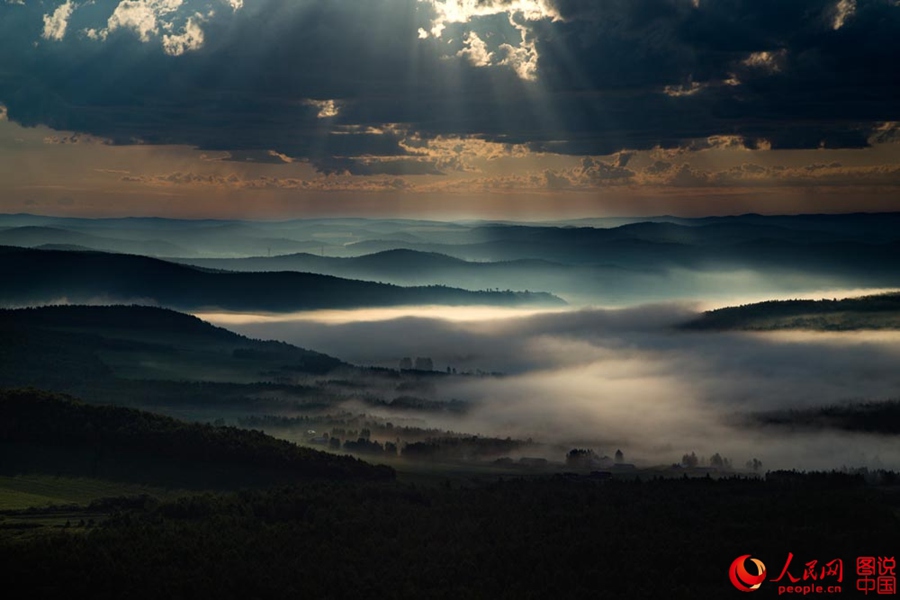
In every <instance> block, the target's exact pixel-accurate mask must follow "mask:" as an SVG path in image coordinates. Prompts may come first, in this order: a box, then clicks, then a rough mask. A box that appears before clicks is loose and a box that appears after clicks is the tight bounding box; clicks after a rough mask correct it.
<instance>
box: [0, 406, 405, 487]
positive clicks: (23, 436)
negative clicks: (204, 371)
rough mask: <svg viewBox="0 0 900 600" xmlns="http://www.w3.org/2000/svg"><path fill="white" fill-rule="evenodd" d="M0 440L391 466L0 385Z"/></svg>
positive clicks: (358, 469) (290, 463) (267, 465)
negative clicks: (2, 387)
mask: <svg viewBox="0 0 900 600" xmlns="http://www.w3.org/2000/svg"><path fill="white" fill-rule="evenodd" d="M0 442H11V443H28V444H37V445H43V446H53V447H67V448H81V449H90V450H93V451H96V452H97V453H99V454H101V455H103V454H110V455H116V454H120V453H126V454H130V455H137V456H151V457H162V458H167V459H171V460H174V461H187V462H193V463H203V464H232V465H242V466H249V467H253V468H258V469H273V470H280V471H287V472H290V473H292V474H295V475H297V476H303V477H329V478H345V477H359V478H369V479H391V478H393V476H394V472H393V470H392V469H390V468H387V467H382V466H373V465H369V464H367V463H364V462H362V461H360V460H357V459H354V458H352V457H349V456H335V455H333V454H328V453H324V452H319V451H317V450H311V449H308V448H301V447H298V446H297V445H296V444H292V443H290V442H287V441H284V440H278V439H276V438H273V437H271V436H269V435H266V434H264V433H262V432H261V431H255V430H244V429H238V428H236V427H215V426H212V425H208V424H199V423H186V422H184V421H178V420H176V419H173V418H171V417H166V416H163V415H158V414H154V413H149V412H144V411H139V410H135V409H132V408H125V407H120V406H95V405H90V404H84V403H82V402H79V401H76V400H74V399H72V398H69V397H64V396H59V395H55V394H50V393H45V392H40V391H36V390H27V389H26V390H7V391H0Z"/></svg>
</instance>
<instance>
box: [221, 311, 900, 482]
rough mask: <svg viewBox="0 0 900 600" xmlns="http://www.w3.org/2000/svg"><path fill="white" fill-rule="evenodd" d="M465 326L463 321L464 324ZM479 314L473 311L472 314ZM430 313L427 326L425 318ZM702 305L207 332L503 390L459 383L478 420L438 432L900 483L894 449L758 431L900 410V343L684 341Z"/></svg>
mask: <svg viewBox="0 0 900 600" xmlns="http://www.w3.org/2000/svg"><path fill="white" fill-rule="evenodd" d="M450 310H451V311H452V310H453V309H450ZM460 310H463V311H464V310H467V309H460ZM413 312H414V311H413ZM695 315H696V308H695V307H694V306H689V305H684V304H657V305H646V306H638V307H632V308H626V309H583V310H571V311H564V312H563V311H553V312H546V313H528V314H521V313H519V314H516V313H512V314H510V315H509V316H504V315H503V313H502V312H499V311H497V312H493V313H490V315H488V316H485V315H478V314H473V313H469V316H470V318H467V317H466V313H464V312H463V313H455V312H453V313H445V317H446V318H441V317H438V316H435V315H434V314H433V313H431V314H428V316H420V317H402V318H383V316H382V318H378V319H371V318H367V316H366V314H365V312H364V311H361V312H358V313H346V315H345V317H346V318H345V319H343V320H342V319H340V318H336V317H335V316H334V315H333V314H332V315H331V316H330V317H329V318H317V316H316V315H315V314H314V313H309V314H305V315H293V316H291V317H290V318H288V317H279V318H264V317H244V318H237V317H235V316H231V317H227V316H223V315H218V316H217V315H203V316H204V318H207V319H209V320H211V321H212V322H214V323H216V324H220V325H224V326H227V327H228V328H230V329H232V330H235V331H238V332H240V333H243V334H246V335H249V336H251V337H257V338H267V339H280V340H284V341H287V342H290V343H293V344H297V345H300V346H303V347H307V348H313V349H316V350H319V351H323V352H327V353H329V354H332V355H335V356H338V357H340V358H342V359H345V360H348V361H351V362H354V363H357V364H368V365H375V366H383V367H390V368H396V367H397V365H398V363H399V360H400V358H402V357H404V356H409V357H416V356H427V357H430V358H432V360H433V361H434V365H435V368H436V369H438V370H445V369H446V368H447V367H450V368H451V369H456V370H457V372H459V373H462V372H468V373H478V372H488V373H490V372H495V373H502V374H503V375H502V376H477V375H471V376H467V377H448V378H445V379H441V380H440V381H439V382H438V384H437V386H436V390H435V392H434V395H435V397H436V398H438V399H443V400H449V399H451V398H456V399H460V400H464V401H467V402H471V403H473V405H474V408H473V409H472V410H471V411H469V412H468V413H466V414H465V415H464V416H460V417H450V416H441V417H437V418H433V419H432V422H433V424H434V425H435V426H440V427H448V428H452V429H455V430H462V431H467V432H473V433H480V434H490V435H498V436H504V437H505V436H507V435H510V436H530V437H533V438H534V439H535V440H540V441H546V442H552V443H559V444H563V445H565V444H569V445H582V446H590V447H594V448H596V449H597V450H598V451H599V452H601V453H605V454H609V455H611V454H612V453H613V452H614V451H615V450H616V448H622V449H623V450H624V451H625V452H626V456H627V457H628V458H629V460H634V461H636V462H638V463H643V464H665V463H672V462H677V461H678V460H680V458H681V456H682V454H684V453H686V452H687V453H689V452H691V451H694V452H696V453H697V455H698V456H705V457H708V456H710V455H712V454H713V453H716V452H719V453H721V454H722V455H723V456H726V457H729V458H731V459H732V461H733V462H734V464H735V465H737V466H741V465H743V463H744V462H745V461H746V460H748V459H750V458H753V457H756V458H759V459H761V460H762V461H763V463H764V465H765V467H766V468H774V467H788V468H839V467H841V466H844V465H846V466H869V467H880V466H884V467H892V468H900V449H898V448H897V446H896V444H895V443H893V442H891V441H890V439H889V438H887V437H884V436H877V435H866V434H855V433H854V434H851V433H839V432H835V431H807V432H798V431H794V432H791V431H788V430H786V429H774V428H771V429H760V428H758V427H751V426H749V425H748V424H747V423H746V422H745V420H743V419H742V416H743V415H745V414H748V413H753V412H757V411H764V410H773V409H787V408H795V407H796V408H808V407H816V406H825V405H831V404H837V403H842V402H847V401H854V400H872V401H880V400H888V399H892V398H897V397H898V392H897V390H900V370H898V369H897V368H896V365H897V364H898V359H900V333H886V332H879V333H849V334H826V333H812V332H796V333H794V332H780V333H766V334H761V333H737V332H732V333H697V332H686V331H681V330H678V329H676V326H677V325H678V324H680V323H683V322H685V321H687V320H689V319H690V318H692V317H693V316H695Z"/></svg>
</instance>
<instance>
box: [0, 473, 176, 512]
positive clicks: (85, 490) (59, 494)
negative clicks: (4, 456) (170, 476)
mask: <svg viewBox="0 0 900 600" xmlns="http://www.w3.org/2000/svg"><path fill="white" fill-rule="evenodd" d="M184 493H186V492H184V491H183V490H170V489H165V488H159V487H152V486H146V485H140V484H133V483H122V482H116V481H104V480H102V479H92V478H89V477H57V476H54V475H45V474H21V475H13V476H9V475H5V476H0V510H22V509H25V508H30V507H45V506H50V505H61V504H82V505H85V504H90V503H91V501H93V500H97V499H99V498H110V497H117V496H138V495H141V494H148V495H150V496H155V497H157V498H168V497H175V496H178V495H180V494H184Z"/></svg>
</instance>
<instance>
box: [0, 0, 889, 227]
mask: <svg viewBox="0 0 900 600" xmlns="http://www.w3.org/2000/svg"><path fill="white" fill-rule="evenodd" d="M898 63H900V2H898V1H897V0H836V1H825V0H792V1H791V2H784V1H783V0H327V1H323V0H84V1H80V2H79V1H77V0H66V1H65V2H61V1H60V0H0V212H7V213H15V212H30V213H35V214H54V215H73V216H128V215H156V216H170V217H188V218H194V217H213V218H289V217H291V218H292V217H303V216H323V215H333V216H342V215H354V216H419V217H430V218H503V219H552V218H573V217H592V216H614V215H620V216H641V215H661V214H676V215H683V216H700V215H717V214H741V213H747V212H758V213H769V214H774V213H781V214H785V213H804V212H805V213H813V212H851V211H888V210H896V209H898V208H900V126H898V122H900V102H898V100H897V99H898V98H900V71H898V70H897V68H896V65H897V64H898Z"/></svg>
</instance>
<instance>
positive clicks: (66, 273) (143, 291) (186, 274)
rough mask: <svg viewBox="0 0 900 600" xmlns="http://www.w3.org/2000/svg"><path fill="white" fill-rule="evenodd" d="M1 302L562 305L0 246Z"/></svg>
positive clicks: (285, 307) (273, 307)
mask: <svg viewBox="0 0 900 600" xmlns="http://www.w3.org/2000/svg"><path fill="white" fill-rule="evenodd" d="M0 278H2V280H3V281H4V286H3V287H2V289H0V303H3V304H6V305H7V306H9V305H33V304H40V303H59V302H68V303H98V302H101V303H123V302H124V303H140V304H156V305H161V306H166V307H170V308H175V309H180V310H194V309H200V308H218V309H224V310H237V311H294V310H309V309H321V308H329V309H334V308H357V307H369V306H402V305H417V304H418V305H423V304H437V305H475V304H478V305H485V304H487V305H522V304H545V305H560V304H564V303H563V302H562V300H560V299H559V298H556V297H554V296H552V295H550V294H546V293H530V292H512V291H507V292H473V291H467V290H462V289H456V288H450V287H445V286H429V287H409V288H404V287H399V286H396V285H388V284H380V283H373V282H366V281H355V280H349V279H341V278H337V277H332V276H325V275H317V274H309V273H297V272H270V273H232V272H225V271H212V270H208V269H199V268H195V267H190V266H185V265H180V264H174V263H171V262H166V261H162V260H159V259H155V258H149V257H144V256H133V255H125V254H107V253H100V252H69V251H58V250H35V249H24V248H12V247H0Z"/></svg>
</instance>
